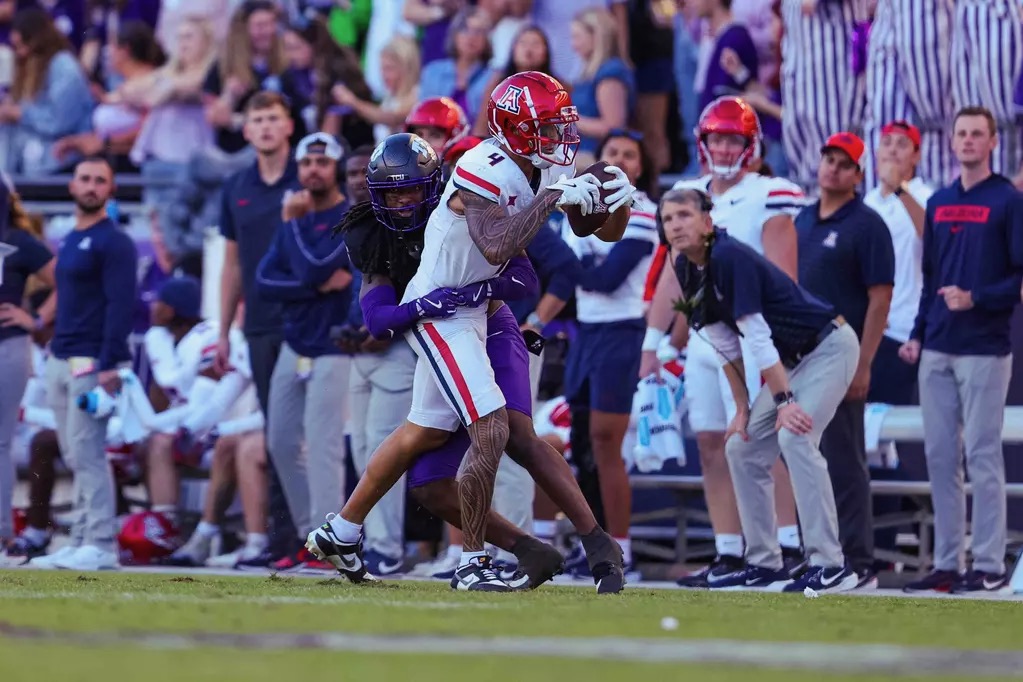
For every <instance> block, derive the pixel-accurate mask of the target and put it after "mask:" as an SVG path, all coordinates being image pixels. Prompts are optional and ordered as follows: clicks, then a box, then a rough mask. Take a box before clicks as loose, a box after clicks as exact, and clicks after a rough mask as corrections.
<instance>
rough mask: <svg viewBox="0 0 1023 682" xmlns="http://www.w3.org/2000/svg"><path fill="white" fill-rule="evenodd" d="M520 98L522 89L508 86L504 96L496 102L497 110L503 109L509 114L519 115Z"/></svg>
mask: <svg viewBox="0 0 1023 682" xmlns="http://www.w3.org/2000/svg"><path fill="white" fill-rule="evenodd" d="M521 96H522V88H520V87H519V86H517V85H509V86H508V89H507V90H505V91H504V95H502V96H501V99H499V100H498V101H497V108H498V109H503V110H504V111H507V112H508V113H510V114H517V113H519V97H521Z"/></svg>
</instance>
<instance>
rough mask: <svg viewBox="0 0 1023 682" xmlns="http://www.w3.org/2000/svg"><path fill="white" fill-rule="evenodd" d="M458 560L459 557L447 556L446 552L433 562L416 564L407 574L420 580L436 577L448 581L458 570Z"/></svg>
mask: <svg viewBox="0 0 1023 682" xmlns="http://www.w3.org/2000/svg"><path fill="white" fill-rule="evenodd" d="M460 558H461V557H460V556H448V554H447V552H445V553H444V554H441V555H440V556H439V557H437V558H436V559H434V560H433V561H426V562H423V563H421V564H416V565H415V567H414V568H413V569H412V570H411V571H409V573H408V574H409V575H414V576H418V577H420V578H435V577H436V578H440V579H445V580H450V579H451V576H453V575H454V574H455V570H456V569H457V568H458V561H459V559H460Z"/></svg>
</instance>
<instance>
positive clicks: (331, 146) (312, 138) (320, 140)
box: [295, 132, 344, 161]
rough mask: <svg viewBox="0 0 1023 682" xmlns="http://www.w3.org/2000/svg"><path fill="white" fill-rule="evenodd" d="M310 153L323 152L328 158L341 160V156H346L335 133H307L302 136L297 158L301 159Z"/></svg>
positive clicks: (296, 152)
mask: <svg viewBox="0 0 1023 682" xmlns="http://www.w3.org/2000/svg"><path fill="white" fill-rule="evenodd" d="M310 154H323V155H324V156H326V157H327V158H328V159H333V160H334V161H340V160H341V157H342V156H344V150H343V149H342V148H341V143H340V142H338V141H337V139H336V138H335V137H334V136H333V135H328V134H327V133H322V132H321V133H313V134H311V135H306V136H305V137H303V138H302V140H301V141H300V142H299V143H298V148H297V149H296V150H295V160H296V161H301V160H302V159H304V158H305V157H307V156H309V155H310Z"/></svg>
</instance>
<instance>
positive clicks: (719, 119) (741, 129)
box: [695, 97, 761, 178]
mask: <svg viewBox="0 0 1023 682" xmlns="http://www.w3.org/2000/svg"><path fill="white" fill-rule="evenodd" d="M695 132H696V140H697V148H698V149H699V153H700V163H702V164H706V166H707V167H708V168H710V171H711V172H712V173H713V174H714V175H718V176H720V177H723V178H731V177H734V176H735V175H736V174H737V173H738V172H739V171H740V170H743V169H745V168H747V167H748V166H749V165H750V163H751V162H752V161H753V160H754V159H759V158H760V155H761V151H760V149H761V133H760V118H759V117H758V116H757V112H756V111H755V110H754V109H753V107H752V106H750V105H749V104H747V103H746V101H745V100H743V99H742V98H740V97H718V98H717V99H716V100H714V101H713V102H711V103H710V104H708V105H707V108H706V109H704V110H703V113H702V114H700V122H699V124H697V126H696V131H695ZM711 133H719V134H722V135H741V136H742V137H743V138H745V140H746V148H745V149H744V150H743V151H742V153H741V154H740V155H739V158H738V159H736V160H735V162H734V163H731V164H717V165H715V164H714V159H713V158H712V157H711V154H710V149H709V148H708V147H707V136H708V135H710V134H711Z"/></svg>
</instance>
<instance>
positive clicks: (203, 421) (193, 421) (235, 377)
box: [182, 372, 249, 434]
mask: <svg viewBox="0 0 1023 682" xmlns="http://www.w3.org/2000/svg"><path fill="white" fill-rule="evenodd" d="M248 385H249V379H247V378H246V377H244V376H243V375H242V374H241V373H240V372H229V373H228V374H225V375H224V377H223V378H222V379H221V380H220V381H218V382H217V386H216V388H215V389H214V390H213V391H212V392H211V394H210V395H209V396H207V397H206V400H205V401H204V402H202V403H199V404H193V405H192V410H191V413H190V414H189V415H188V416H187V417H186V418H185V420H184V423H182V426H183V427H184V428H186V429H188V431H189V432H190V433H195V434H199V433H206V432H207V431H209V430H210V429H212V428H213V427H214V426H215V425H216V424H217V422H219V421H220V420H221V419H222V418H223V417H224V414H226V413H227V411H228V410H229V409H231V406H232V405H234V403H235V401H236V400H238V398H239V397H240V396H241V394H242V393H244V392H245V389H246V388H247V387H248ZM190 404H191V403H190Z"/></svg>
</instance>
